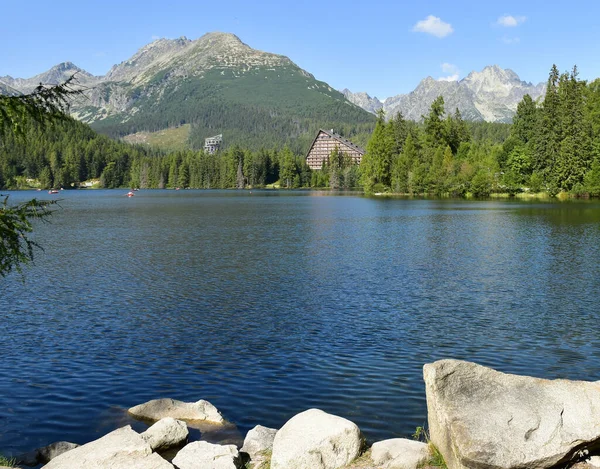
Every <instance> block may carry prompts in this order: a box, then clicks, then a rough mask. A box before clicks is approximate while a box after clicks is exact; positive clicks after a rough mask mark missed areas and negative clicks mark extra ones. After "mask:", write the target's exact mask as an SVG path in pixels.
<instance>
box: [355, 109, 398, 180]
mask: <svg viewBox="0 0 600 469" xmlns="http://www.w3.org/2000/svg"><path fill="white" fill-rule="evenodd" d="M366 150H367V151H366V154H365V156H364V157H363V159H362V160H361V182H362V185H363V187H364V188H365V191H366V192H371V191H372V190H373V187H374V186H375V184H381V185H382V186H384V188H386V187H390V183H391V169H392V159H393V158H392V157H393V150H394V136H393V127H392V125H390V124H386V122H385V114H384V112H383V110H382V109H380V110H379V112H378V115H377V123H376V124H375V130H374V131H373V135H371V138H370V139H369V143H367V149H366Z"/></svg>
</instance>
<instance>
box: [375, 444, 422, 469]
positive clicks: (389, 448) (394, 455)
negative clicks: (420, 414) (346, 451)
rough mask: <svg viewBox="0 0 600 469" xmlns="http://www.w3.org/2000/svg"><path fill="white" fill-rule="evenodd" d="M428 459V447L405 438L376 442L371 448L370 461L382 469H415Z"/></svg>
mask: <svg viewBox="0 0 600 469" xmlns="http://www.w3.org/2000/svg"><path fill="white" fill-rule="evenodd" d="M429 457H430V453H429V446H427V445H426V444H425V443H422V442H420V441H415V440H407V439H405V438H394V439H391V440H384V441H378V442H377V443H373V446H371V459H372V460H373V462H374V463H375V465H376V466H377V467H381V468H382V469H417V467H420V466H421V465H422V464H423V463H424V462H426V461H427V460H428V459H429Z"/></svg>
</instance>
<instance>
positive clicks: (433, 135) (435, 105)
mask: <svg viewBox="0 0 600 469" xmlns="http://www.w3.org/2000/svg"><path fill="white" fill-rule="evenodd" d="M445 112H446V111H445V110H444V98H443V96H438V97H437V98H436V99H435V100H434V101H433V102H432V103H431V107H430V108H429V114H428V115H427V116H423V123H424V125H425V135H426V137H427V140H428V143H429V145H430V146H431V147H437V146H440V145H443V146H445V145H446V142H447V130H446V124H445V122H444V120H443V119H444V114H445Z"/></svg>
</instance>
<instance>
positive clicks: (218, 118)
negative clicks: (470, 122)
mask: <svg viewBox="0 0 600 469" xmlns="http://www.w3.org/2000/svg"><path fill="white" fill-rule="evenodd" d="M75 72H76V73H77V77H78V79H79V82H80V83H81V84H82V85H83V86H85V87H87V88H89V91H88V92H87V96H88V99H86V100H82V101H80V102H77V103H75V104H74V106H73V109H72V112H73V115H74V117H76V118H77V119H79V120H81V121H83V122H86V123H89V124H90V125H91V126H92V128H94V129H96V130H98V131H99V132H102V133H104V134H107V135H109V136H111V137H125V136H127V135H130V134H136V133H139V132H155V131H160V130H164V129H169V128H177V127H180V126H181V125H183V124H190V126H191V127H190V131H189V133H187V134H186V133H183V132H180V133H179V134H180V135H182V136H185V135H187V137H186V138H187V142H181V143H186V144H188V145H189V146H191V147H193V148H200V147H202V145H203V143H204V138H206V137H209V136H212V135H214V134H219V133H222V134H223V136H224V141H225V144H226V145H234V144H240V145H243V146H244V147H246V148H260V147H272V146H283V145H284V144H288V145H290V146H291V147H292V148H293V149H294V150H296V151H298V152H303V151H306V150H307V147H308V146H309V144H310V141H311V139H312V138H314V134H315V133H316V131H317V129H318V128H321V127H324V128H334V129H335V130H336V132H339V133H342V134H344V135H345V136H346V137H349V138H354V139H356V140H357V141H358V143H362V144H364V143H365V142H366V139H367V138H368V135H369V134H370V132H371V131H372V129H373V127H374V123H375V118H374V117H373V116H372V115H371V114H370V113H368V112H366V111H364V110H363V109H362V108H360V107H359V106H356V105H354V104H352V103H350V102H349V101H348V100H347V99H346V98H345V97H344V95H343V94H342V93H340V92H338V91H336V90H334V89H332V88H331V87H330V86H329V85H328V84H327V83H325V82H322V81H319V80H317V79H315V77H314V76H313V75H311V74H310V73H308V72H306V71H304V70H302V69H301V68H300V67H298V66H297V65H296V64H294V63H293V62H292V61H291V60H290V59H289V58H287V57H285V56H282V55H276V54H270V53H267V52H262V51H257V50H254V49H252V48H251V47H249V46H248V45H246V44H244V43H243V42H242V41H240V39H239V38H238V37H236V36H235V35H233V34H227V33H209V34H206V35H204V36H202V37H201V38H199V39H197V40H189V39H187V38H185V37H182V38H179V39H173V40H170V39H159V40H157V41H154V42H152V43H150V44H148V45H146V46H144V47H142V48H141V49H140V50H139V51H138V52H137V53H136V54H135V55H134V56H133V57H131V58H130V59H129V60H126V61H124V62H122V63H120V64H118V65H115V66H114V67H112V68H111V70H109V72H108V73H107V74H106V75H105V76H103V77H95V76H92V75H91V74H89V73H87V72H85V71H83V70H81V69H79V68H77V67H76V66H75V65H73V64H72V63H69V62H67V63H63V64H60V65H58V66H56V67H53V68H52V69H51V70H49V71H48V72H46V73H43V74H40V75H38V76H36V77H33V78H31V79H20V78H17V79H15V78H12V77H0V83H4V84H5V85H7V86H9V87H11V88H14V89H16V90H19V91H22V92H29V91H31V89H33V87H34V86H35V85H37V84H38V83H40V82H43V83H57V82H60V81H62V80H64V79H65V78H66V77H68V76H70V75H72V74H73V73H75Z"/></svg>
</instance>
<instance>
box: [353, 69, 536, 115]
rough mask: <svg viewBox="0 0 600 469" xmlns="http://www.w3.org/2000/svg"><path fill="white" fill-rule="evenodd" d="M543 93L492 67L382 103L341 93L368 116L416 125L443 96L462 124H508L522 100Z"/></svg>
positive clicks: (434, 82)
mask: <svg viewBox="0 0 600 469" xmlns="http://www.w3.org/2000/svg"><path fill="white" fill-rule="evenodd" d="M545 91H546V87H545V85H544V84H543V83H540V84H538V85H532V84H531V83H527V82H524V81H521V79H520V78H519V76H518V75H517V74H516V73H515V72H513V71H512V70H510V69H502V68H500V67H498V66H497V65H493V66H488V67H485V68H484V69H483V70H482V71H481V72H471V73H470V74H469V75H468V76H467V77H465V78H464V79H462V80H460V81H444V80H435V79H433V78H431V77H427V78H425V79H424V80H422V81H421V83H419V85H418V86H417V87H416V88H415V89H414V90H413V91H411V92H410V93H408V94H400V95H397V96H393V97H391V98H387V99H386V100H385V101H384V102H383V103H382V102H381V101H379V100H378V99H377V98H371V97H370V96H369V95H368V94H367V93H364V92H363V93H352V92H351V91H349V90H344V91H343V93H344V95H345V96H346V98H347V99H348V100H350V101H351V102H353V103H355V104H356V105H358V106H361V107H362V108H363V109H365V110H367V111H369V112H373V113H374V112H376V111H377V109H380V108H383V109H384V111H385V112H386V115H387V117H388V118H389V117H392V116H394V115H395V114H396V113H398V112H399V111H400V112H402V114H403V115H404V117H405V118H406V119H411V120H415V121H419V120H421V116H423V115H425V114H427V113H428V112H429V107H430V106H431V103H432V102H433V100H434V99H435V98H437V97H438V96H443V97H444V101H445V107H446V110H447V111H448V112H454V110H455V109H456V108H458V109H459V110H460V112H461V114H462V116H463V118H464V119H465V120H469V121H474V122H478V121H485V122H501V123H510V122H512V118H513V116H514V114H515V112H516V110H517V105H518V104H519V102H520V101H521V100H522V99H523V96H525V95H526V94H529V95H530V96H531V97H532V98H533V99H534V100H535V99H537V98H539V97H540V96H542V95H543V94H544V93H545Z"/></svg>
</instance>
